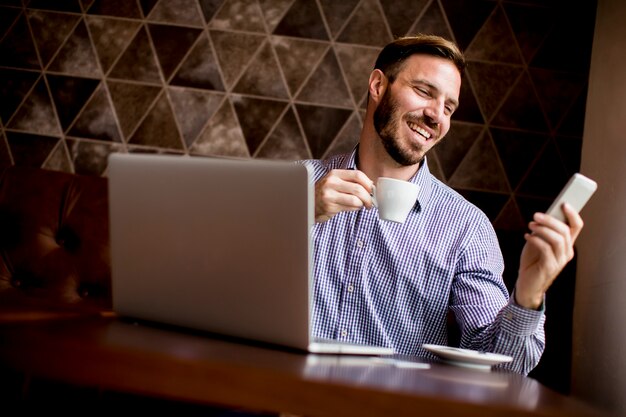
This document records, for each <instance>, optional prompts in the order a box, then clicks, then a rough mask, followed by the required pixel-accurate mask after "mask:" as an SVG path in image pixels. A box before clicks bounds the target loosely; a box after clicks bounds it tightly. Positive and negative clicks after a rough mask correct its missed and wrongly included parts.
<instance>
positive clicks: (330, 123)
mask: <svg viewBox="0 0 626 417" xmlns="http://www.w3.org/2000/svg"><path fill="white" fill-rule="evenodd" d="M296 110H297V113H298V117H299V119H300V122H301V123H302V128H303V129H304V134H305V136H306V139H307V143H308V144H309V149H311V154H312V156H313V158H316V159H319V158H321V157H322V156H323V155H324V154H325V153H326V150H327V149H328V147H329V145H330V144H331V143H332V142H333V140H334V139H335V136H337V133H339V131H340V130H341V128H342V127H343V125H344V124H345V123H346V121H347V120H348V118H349V117H350V115H351V114H352V111H350V110H345V109H335V108H330V107H320V106H311V105H306V104H297V105H296Z"/></svg>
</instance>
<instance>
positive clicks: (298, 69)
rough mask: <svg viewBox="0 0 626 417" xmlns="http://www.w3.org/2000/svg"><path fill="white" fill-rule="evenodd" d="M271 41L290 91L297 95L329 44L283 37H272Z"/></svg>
mask: <svg viewBox="0 0 626 417" xmlns="http://www.w3.org/2000/svg"><path fill="white" fill-rule="evenodd" d="M270 39H271V42H272V46H273V47H274V50H275V51H276V55H277V56H278V61H279V62H280V65H281V67H282V69H283V74H284V75H285V79H286V80H287V85H288V86H289V91H291V94H292V95H295V94H296V93H297V91H298V90H299V89H300V87H301V86H302V83H303V82H304V80H305V79H307V77H308V76H309V74H311V72H312V71H313V68H315V67H316V66H317V63H318V62H319V61H320V59H321V58H322V55H323V54H324V52H325V51H326V50H327V49H328V46H329V44H328V43H326V42H318V41H307V40H304V39H298V38H286V37H282V36H272V37H271V38H270Z"/></svg>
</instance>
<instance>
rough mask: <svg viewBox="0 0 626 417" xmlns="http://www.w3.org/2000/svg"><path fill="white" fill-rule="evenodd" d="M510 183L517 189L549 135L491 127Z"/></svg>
mask: <svg viewBox="0 0 626 417" xmlns="http://www.w3.org/2000/svg"><path fill="white" fill-rule="evenodd" d="M491 136H492V137H493V142H494V144H495V145H496V149H497V150H498V154H499V155H500V161H502V165H504V171H505V172H506V174H507V178H508V180H509V184H511V188H512V189H514V190H515V189H516V188H517V187H518V185H519V184H520V181H521V180H522V179H523V178H524V177H525V175H526V173H527V172H528V170H529V168H530V167H531V166H532V164H533V162H534V160H535V158H536V157H537V155H538V154H539V152H540V151H541V149H542V148H543V147H544V146H545V144H546V142H547V141H548V139H549V137H548V136H547V135H543V134H535V133H530V132H521V131H516V130H505V129H496V128H492V129H491Z"/></svg>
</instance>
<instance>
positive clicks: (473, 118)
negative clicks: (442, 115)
mask: <svg viewBox="0 0 626 417" xmlns="http://www.w3.org/2000/svg"><path fill="white" fill-rule="evenodd" d="M459 103H461V104H460V105H459V107H458V108H457V109H456V111H455V112H454V113H453V114H452V120H454V121H462V122H472V123H484V119H483V115H482V113H481V111H480V107H479V106H478V102H477V101H476V98H475V97H474V92H473V91H472V87H471V85H470V83H468V82H467V79H466V78H465V76H464V77H463V80H462V82H461V93H460V94H459Z"/></svg>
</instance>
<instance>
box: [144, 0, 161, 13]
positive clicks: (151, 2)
mask: <svg viewBox="0 0 626 417" xmlns="http://www.w3.org/2000/svg"><path fill="white" fill-rule="evenodd" d="M158 2H159V0H139V5H140V6H141V12H142V13H143V15H144V16H145V17H147V16H148V15H150V12H151V11H152V9H153V8H154V6H156V4H157V3H158Z"/></svg>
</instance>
